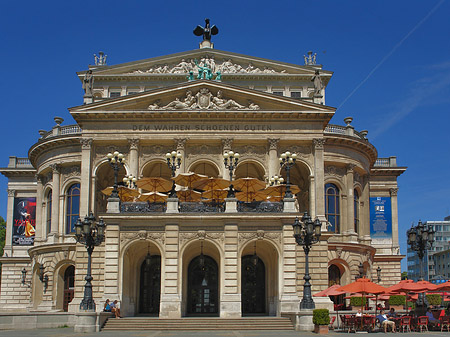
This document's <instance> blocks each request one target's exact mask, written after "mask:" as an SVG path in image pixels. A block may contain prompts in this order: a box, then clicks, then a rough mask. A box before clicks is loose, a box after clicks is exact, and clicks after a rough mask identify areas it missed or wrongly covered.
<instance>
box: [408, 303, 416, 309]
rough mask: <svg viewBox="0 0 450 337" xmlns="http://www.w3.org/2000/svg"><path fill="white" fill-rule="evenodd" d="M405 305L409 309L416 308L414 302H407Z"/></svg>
mask: <svg viewBox="0 0 450 337" xmlns="http://www.w3.org/2000/svg"><path fill="white" fill-rule="evenodd" d="M407 305H408V308H411V310H414V309H415V308H416V304H415V303H414V302H408V303H407Z"/></svg>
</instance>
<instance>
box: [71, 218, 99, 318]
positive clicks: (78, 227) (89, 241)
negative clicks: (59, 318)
mask: <svg viewBox="0 0 450 337" xmlns="http://www.w3.org/2000/svg"><path fill="white" fill-rule="evenodd" d="M105 229H106V224H105V223H104V222H103V219H100V220H99V221H98V222H97V223H96V219H95V216H94V214H92V213H91V214H90V215H89V216H86V217H85V218H84V220H83V221H81V219H80V218H78V221H77V223H76V224H75V239H76V240H77V242H78V243H81V244H84V246H85V247H86V249H87V253H88V265H87V273H86V277H85V278H84V279H85V280H86V284H85V285H84V296H83V300H82V301H81V303H80V309H81V310H91V311H95V302H94V298H93V296H92V283H91V281H92V279H93V278H92V275H91V259H92V251H93V250H94V247H95V246H98V245H100V244H101V243H102V242H103V240H104V239H105Z"/></svg>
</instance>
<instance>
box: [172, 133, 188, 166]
mask: <svg viewBox="0 0 450 337" xmlns="http://www.w3.org/2000/svg"><path fill="white" fill-rule="evenodd" d="M186 141H187V138H175V143H176V145H177V153H180V154H181V164H180V168H179V169H177V172H176V174H180V173H185V172H186V166H185V165H186Z"/></svg>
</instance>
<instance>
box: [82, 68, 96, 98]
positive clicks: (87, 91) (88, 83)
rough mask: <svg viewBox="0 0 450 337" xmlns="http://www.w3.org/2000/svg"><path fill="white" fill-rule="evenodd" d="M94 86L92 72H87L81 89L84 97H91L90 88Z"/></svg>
mask: <svg viewBox="0 0 450 337" xmlns="http://www.w3.org/2000/svg"><path fill="white" fill-rule="evenodd" d="M93 86H94V75H92V70H88V72H87V73H86V75H84V79H83V89H84V93H85V94H84V96H85V97H92V88H93Z"/></svg>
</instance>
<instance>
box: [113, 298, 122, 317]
mask: <svg viewBox="0 0 450 337" xmlns="http://www.w3.org/2000/svg"><path fill="white" fill-rule="evenodd" d="M111 312H112V313H113V314H114V316H115V317H116V318H122V316H120V308H119V305H118V301H117V300H115V301H114V302H113V303H111Z"/></svg>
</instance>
